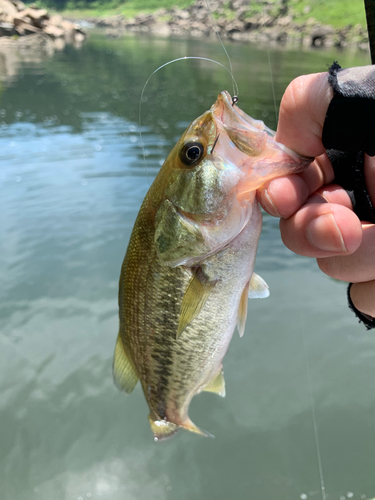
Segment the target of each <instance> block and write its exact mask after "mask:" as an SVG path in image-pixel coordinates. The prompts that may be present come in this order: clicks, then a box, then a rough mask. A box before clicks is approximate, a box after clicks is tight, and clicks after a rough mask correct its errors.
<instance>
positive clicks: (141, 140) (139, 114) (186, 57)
mask: <svg viewBox="0 0 375 500" xmlns="http://www.w3.org/2000/svg"><path fill="white" fill-rule="evenodd" d="M228 58H229V56H228ZM187 59H199V60H201V61H208V62H210V63H213V64H217V65H218V66H221V67H222V68H224V69H225V71H227V72H228V73H229V75H230V77H231V79H232V84H233V90H236V91H237V92H238V85H237V82H236V79H235V78H234V76H233V72H232V67H231V69H228V68H227V67H226V66H224V64H221V63H220V62H218V61H215V60H214V59H209V58H208V57H200V56H184V57H178V58H177V59H173V61H168V62H166V63H164V64H162V65H161V66H159V67H158V68H157V69H156V70H155V71H153V72H152V73H151V75H150V76H149V77H148V78H147V80H146V83H145V84H144V86H143V89H142V92H141V98H140V99H139V108H138V127H139V138H140V142H141V148H142V154H143V164H144V166H145V168H146V173H147V165H146V153H145V146H144V142H143V136H142V130H141V127H142V100H143V95H144V92H145V89H146V87H147V84H148V82H149V81H150V80H151V78H152V77H153V76H154V74H155V73H157V72H158V71H159V70H161V69H163V68H165V67H166V66H169V65H170V64H173V63H175V62H178V61H184V60H187ZM231 66H232V65H231ZM147 180H148V183H149V185H150V179H149V178H148V174H147Z"/></svg>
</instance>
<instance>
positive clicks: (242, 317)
mask: <svg viewBox="0 0 375 500" xmlns="http://www.w3.org/2000/svg"><path fill="white" fill-rule="evenodd" d="M248 290H249V283H248V284H247V285H246V286H245V288H244V289H243V292H242V295H241V299H240V305H239V306H238V312H237V330H238V333H239V334H240V337H242V336H243V334H244V332H245V324H246V318H247V299H248V297H247V294H248Z"/></svg>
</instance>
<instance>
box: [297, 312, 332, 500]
mask: <svg viewBox="0 0 375 500" xmlns="http://www.w3.org/2000/svg"><path fill="white" fill-rule="evenodd" d="M300 319H301V321H300V323H301V331H302V340H303V348H304V354H305V360H306V374H307V386H308V390H309V391H308V392H309V399H310V407H311V417H312V421H313V429H314V440H315V448H316V456H317V461H318V469H319V478H320V489H321V492H322V499H323V500H327V492H326V487H325V481H324V473H323V462H322V453H321V451H320V442H319V432H318V422H317V419H316V409H315V401H314V393H313V388H312V382H311V367H310V358H309V353H308V348H307V343H306V336H305V328H304V323H303V321H302V316H301V318H300Z"/></svg>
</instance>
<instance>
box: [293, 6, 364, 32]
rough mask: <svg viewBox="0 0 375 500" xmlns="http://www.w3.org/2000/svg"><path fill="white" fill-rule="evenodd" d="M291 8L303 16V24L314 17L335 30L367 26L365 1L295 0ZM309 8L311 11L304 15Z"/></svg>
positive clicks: (301, 19) (301, 18) (300, 19)
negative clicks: (349, 26)
mask: <svg viewBox="0 0 375 500" xmlns="http://www.w3.org/2000/svg"><path fill="white" fill-rule="evenodd" d="M291 6H292V7H293V9H294V10H295V11H297V12H299V13H300V14H301V17H300V18H299V21H301V22H303V21H306V20H307V19H308V18H309V17H314V18H315V19H316V20H317V21H319V22H320V23H322V24H330V25H331V26H333V27H334V28H343V27H344V26H348V25H349V24H351V25H355V24H361V25H362V26H363V27H366V26H367V25H366V14H365V7H364V2H363V0H294V1H292V2H291ZM307 6H310V7H311V11H310V12H309V13H308V14H303V9H304V8H305V7H307Z"/></svg>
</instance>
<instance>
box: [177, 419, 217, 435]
mask: <svg viewBox="0 0 375 500" xmlns="http://www.w3.org/2000/svg"><path fill="white" fill-rule="evenodd" d="M179 427H181V428H182V429H186V430H187V431H190V432H195V434H199V435H200V436H204V437H210V438H214V437H215V436H213V435H212V434H210V433H209V432H206V431H204V430H202V429H200V428H199V427H197V426H196V425H195V424H193V422H192V421H191V420H190V418H188V419H187V420H185V422H184V423H183V424H181V425H179Z"/></svg>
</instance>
